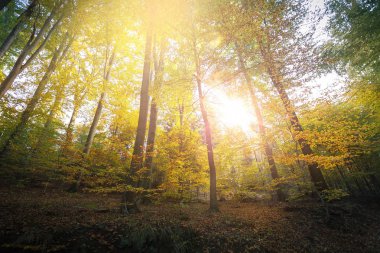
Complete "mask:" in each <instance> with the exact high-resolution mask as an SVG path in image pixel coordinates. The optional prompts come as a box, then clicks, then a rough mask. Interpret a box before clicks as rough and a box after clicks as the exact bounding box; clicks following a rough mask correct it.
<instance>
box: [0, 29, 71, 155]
mask: <svg viewBox="0 0 380 253" xmlns="http://www.w3.org/2000/svg"><path fill="white" fill-rule="evenodd" d="M66 41H67V36H66V37H65V39H64V41H63V42H62V43H61V45H60V46H59V47H58V48H57V49H56V50H55V52H54V55H53V57H52V59H51V61H50V64H49V66H48V68H47V70H46V72H45V74H44V76H43V77H42V79H41V81H40V82H39V84H38V86H37V89H36V90H35V92H34V94H33V97H32V99H31V100H30V101H29V103H28V105H27V106H26V108H25V110H24V111H23V112H22V114H21V119H20V122H19V123H18V124H17V125H16V127H15V129H14V130H13V132H12V133H11V134H10V136H9V138H8V140H7V141H6V142H5V145H4V146H3V148H2V150H1V151H0V156H2V155H4V154H6V153H7V151H8V150H9V148H10V144H11V143H12V141H13V140H14V138H15V137H16V136H17V135H18V134H19V133H21V132H22V131H23V130H24V129H25V127H26V124H27V122H28V120H29V118H30V117H31V116H32V113H33V111H34V109H35V108H36V106H37V104H38V102H39V100H40V98H41V95H42V92H43V91H44V90H45V87H46V85H47V83H48V81H49V79H50V76H51V75H52V74H53V72H54V70H55V68H56V66H57V63H58V62H59V61H60V60H61V59H62V58H63V57H64V54H65V53H66V52H67V49H68V47H69V44H67V45H66ZM65 46H66V47H65Z"/></svg>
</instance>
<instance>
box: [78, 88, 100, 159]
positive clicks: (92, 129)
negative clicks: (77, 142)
mask: <svg viewBox="0 0 380 253" xmlns="http://www.w3.org/2000/svg"><path fill="white" fill-rule="evenodd" d="M104 97H105V93H104V92H102V94H101V95H100V98H99V102H98V106H97V107H96V112H95V115H94V119H93V120H92V124H91V127H90V131H89V132H88V135H87V140H86V144H85V145H84V149H83V153H85V154H86V155H88V154H89V153H90V148H91V145H92V142H93V140H94V136H95V132H96V127H97V126H98V123H99V119H100V115H101V114H102V109H103V100H104Z"/></svg>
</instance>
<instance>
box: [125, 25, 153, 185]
mask: <svg viewBox="0 0 380 253" xmlns="http://www.w3.org/2000/svg"><path fill="white" fill-rule="evenodd" d="M152 33H153V31H152V27H149V28H148V31H147V35H146V42H145V57H144V69H143V77H142V84H141V92H140V109H139V120H138V125H137V129H136V139H135V144H134V147H133V156H132V160H131V166H130V170H131V173H132V175H133V176H137V179H136V180H135V182H134V183H135V185H136V186H138V185H140V184H141V183H142V182H141V181H140V179H139V176H138V175H136V174H137V173H138V171H139V170H140V169H141V168H142V167H143V159H144V141H145V133H146V124H147V118H148V110H149V83H150V66H151V55H152Z"/></svg>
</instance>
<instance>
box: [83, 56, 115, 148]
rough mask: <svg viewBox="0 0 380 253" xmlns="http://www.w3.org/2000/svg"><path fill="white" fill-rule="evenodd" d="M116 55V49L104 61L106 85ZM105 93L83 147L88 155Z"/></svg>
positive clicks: (100, 99) (101, 97)
mask: <svg viewBox="0 0 380 253" xmlns="http://www.w3.org/2000/svg"><path fill="white" fill-rule="evenodd" d="M114 57H115V50H114V51H113V52H112V55H111V57H110V59H109V60H108V56H106V61H105V63H104V75H103V80H104V86H106V85H107V84H108V82H109V79H110V74H111V68H112V64H113V60H114ZM107 68H108V69H107ZM104 89H105V88H104ZM105 95H106V94H105V92H104V91H103V92H102V94H101V95H100V98H99V102H98V106H97V108H96V112H95V115H94V119H93V120H92V124H91V127H90V131H89V132H88V135H87V140H86V144H85V146H84V149H83V153H85V154H86V155H88V154H89V153H90V149H91V145H92V142H93V140H94V136H95V132H96V127H97V126H98V123H99V119H100V116H101V114H102V110H103V101H104V97H105Z"/></svg>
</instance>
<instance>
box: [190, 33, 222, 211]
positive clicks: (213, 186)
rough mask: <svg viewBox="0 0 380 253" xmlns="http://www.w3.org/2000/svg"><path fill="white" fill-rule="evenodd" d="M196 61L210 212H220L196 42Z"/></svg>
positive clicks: (194, 46)
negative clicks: (208, 183)
mask: <svg viewBox="0 0 380 253" xmlns="http://www.w3.org/2000/svg"><path fill="white" fill-rule="evenodd" d="M193 50H194V60H195V65H196V66H195V67H196V82H197V89H198V97H199V105H200V109H201V113H202V118H203V123H204V127H205V135H206V146H207V159H208V166H209V169H210V211H213V212H215V211H218V210H219V208H218V200H217V196H216V167H215V162H214V151H213V146H212V133H211V127H210V122H209V121H208V115H207V110H206V107H205V104H204V95H203V91H202V80H201V69H200V63H199V55H198V50H197V47H196V41H195V40H194V41H193Z"/></svg>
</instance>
